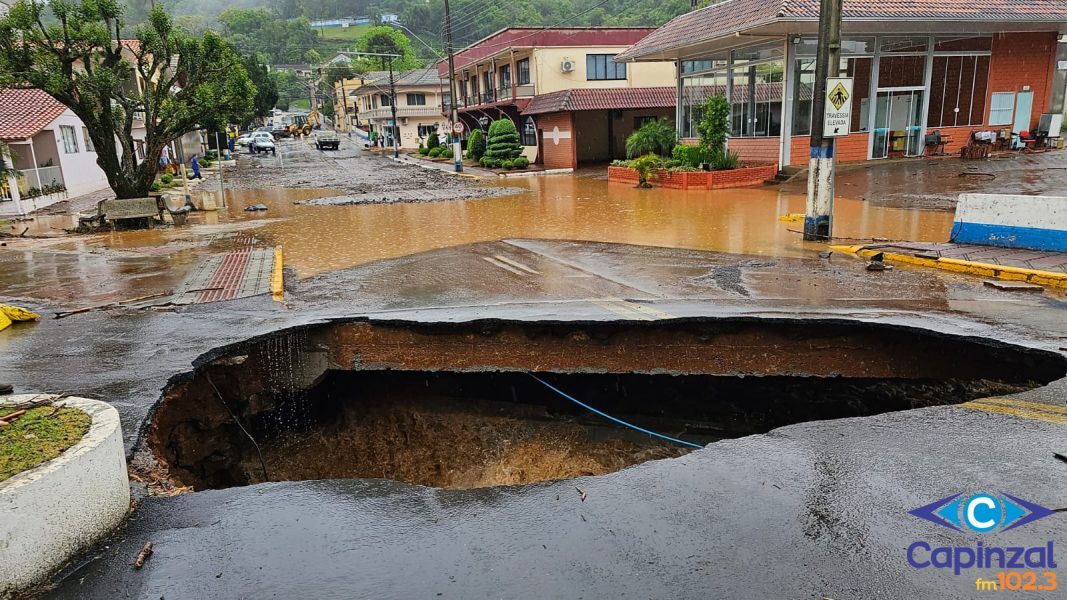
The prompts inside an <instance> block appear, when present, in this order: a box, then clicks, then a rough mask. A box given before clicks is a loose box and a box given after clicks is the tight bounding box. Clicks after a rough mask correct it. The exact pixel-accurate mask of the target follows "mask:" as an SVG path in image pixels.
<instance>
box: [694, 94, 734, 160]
mask: <svg viewBox="0 0 1067 600" xmlns="http://www.w3.org/2000/svg"><path fill="white" fill-rule="evenodd" d="M697 131H699V132H700V145H701V146H702V147H703V148H704V150H705V151H706V152H707V153H708V156H710V157H714V156H715V154H716V153H722V151H723V149H725V148H726V137H727V136H728V135H730V104H729V103H727V102H726V98H724V97H723V96H712V97H710V98H708V99H707V100H705V101H704V116H703V117H701V118H700V122H699V123H697Z"/></svg>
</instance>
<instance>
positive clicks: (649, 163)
mask: <svg viewBox="0 0 1067 600" xmlns="http://www.w3.org/2000/svg"><path fill="white" fill-rule="evenodd" d="M630 167H631V168H632V169H634V170H635V171H637V177H638V178H639V181H638V183H637V187H643V188H649V187H652V186H651V185H650V184H649V183H648V180H649V178H650V177H651V176H652V172H653V171H655V170H656V169H660V168H662V167H663V159H662V158H660V157H659V156H658V155H656V154H653V153H648V154H645V155H644V156H642V157H640V158H636V159H634V160H633V162H631V163H630Z"/></svg>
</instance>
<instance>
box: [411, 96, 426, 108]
mask: <svg viewBox="0 0 1067 600" xmlns="http://www.w3.org/2000/svg"><path fill="white" fill-rule="evenodd" d="M408 106H426V94H408Z"/></svg>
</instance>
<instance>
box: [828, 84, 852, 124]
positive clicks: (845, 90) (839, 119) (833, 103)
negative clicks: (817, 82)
mask: <svg viewBox="0 0 1067 600" xmlns="http://www.w3.org/2000/svg"><path fill="white" fill-rule="evenodd" d="M851 125H852V78H851V77H828V78H827V79H826V108H825V109H824V111H823V132H822V135H823V137H843V136H846V135H848V130H849V128H850V126H851Z"/></svg>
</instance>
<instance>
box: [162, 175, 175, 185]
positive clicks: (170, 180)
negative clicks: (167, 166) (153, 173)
mask: <svg viewBox="0 0 1067 600" xmlns="http://www.w3.org/2000/svg"><path fill="white" fill-rule="evenodd" d="M159 181H160V182H161V183H162V184H163V185H170V184H172V183H174V176H173V175H171V174H170V173H164V174H163V176H162V177H160V178H159Z"/></svg>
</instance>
